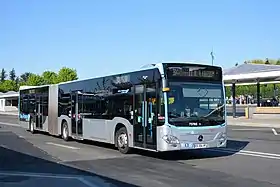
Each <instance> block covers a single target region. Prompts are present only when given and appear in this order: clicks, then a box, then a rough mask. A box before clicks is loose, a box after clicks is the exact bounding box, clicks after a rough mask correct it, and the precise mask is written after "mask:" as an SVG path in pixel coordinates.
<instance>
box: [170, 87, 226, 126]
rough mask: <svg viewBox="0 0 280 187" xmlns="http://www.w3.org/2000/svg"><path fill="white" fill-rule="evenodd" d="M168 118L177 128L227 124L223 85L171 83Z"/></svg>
mask: <svg viewBox="0 0 280 187" xmlns="http://www.w3.org/2000/svg"><path fill="white" fill-rule="evenodd" d="M169 87H170V92H168V118H169V122H170V123H171V124H173V125H175V126H189V125H191V124H196V125H197V124H199V126H210V125H220V124H222V123H224V122H225V103H224V94H223V85H222V83H215V84H213V83H203V82H192V83H188V82H169Z"/></svg>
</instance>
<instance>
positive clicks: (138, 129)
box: [133, 84, 157, 150]
mask: <svg viewBox="0 0 280 187" xmlns="http://www.w3.org/2000/svg"><path fill="white" fill-rule="evenodd" d="M134 91H135V97H134V117H133V118H134V120H133V126H134V128H133V131H134V145H135V146H137V147H143V148H147V149H155V150H156V120H155V119H156V113H157V111H156V106H157V105H156V100H157V97H156V96H157V94H156V93H157V92H156V86H155V84H152V85H149V86H146V85H137V86H135V89H134Z"/></svg>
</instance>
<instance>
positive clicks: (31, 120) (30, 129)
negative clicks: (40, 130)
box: [29, 119, 35, 134]
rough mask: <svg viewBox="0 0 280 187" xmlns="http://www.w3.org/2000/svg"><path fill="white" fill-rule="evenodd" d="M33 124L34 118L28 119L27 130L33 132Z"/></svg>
mask: <svg viewBox="0 0 280 187" xmlns="http://www.w3.org/2000/svg"><path fill="white" fill-rule="evenodd" d="M34 126H35V123H34V120H33V119H30V122H29V131H30V132H31V133H32V134H34V133H35V130H34Z"/></svg>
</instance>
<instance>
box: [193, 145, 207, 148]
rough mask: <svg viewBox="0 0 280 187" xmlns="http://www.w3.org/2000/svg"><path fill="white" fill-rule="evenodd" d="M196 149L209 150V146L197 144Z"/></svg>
mask: <svg viewBox="0 0 280 187" xmlns="http://www.w3.org/2000/svg"><path fill="white" fill-rule="evenodd" d="M194 148H196V149H201V148H207V144H195V145H194Z"/></svg>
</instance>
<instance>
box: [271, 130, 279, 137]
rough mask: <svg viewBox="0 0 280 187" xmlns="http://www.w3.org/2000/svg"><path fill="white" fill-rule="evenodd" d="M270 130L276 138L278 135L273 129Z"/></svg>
mask: <svg viewBox="0 0 280 187" xmlns="http://www.w3.org/2000/svg"><path fill="white" fill-rule="evenodd" d="M271 130H272V132H273V134H274V135H275V136H277V135H278V133H277V131H276V130H275V129H274V128H273V129H271Z"/></svg>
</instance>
